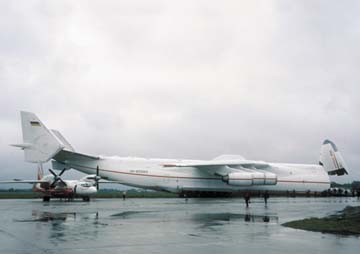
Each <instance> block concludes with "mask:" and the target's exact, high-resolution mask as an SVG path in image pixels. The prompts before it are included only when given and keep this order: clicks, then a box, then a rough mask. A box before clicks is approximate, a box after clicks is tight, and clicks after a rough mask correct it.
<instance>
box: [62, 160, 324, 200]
mask: <svg viewBox="0 0 360 254" xmlns="http://www.w3.org/2000/svg"><path fill="white" fill-rule="evenodd" d="M59 162H60V163H64V164H65V165H66V166H68V167H69V168H74V169H76V170H78V171H81V172H84V173H86V174H94V172H95V171H96V168H97V167H99V174H100V176H101V177H102V178H104V179H108V180H113V181H119V182H122V183H123V184H125V185H128V186H134V187H140V188H146V189H153V190H162V191H168V192H174V193H182V192H188V191H190V192H198V191H199V192H202V191H204V192H207V191H209V192H212V191H214V192H238V191H244V190H246V191H265V190H268V191H273V192H286V191H289V192H291V191H295V192H303V193H305V192H322V191H324V190H327V189H328V188H330V179H329V176H328V173H327V172H326V171H325V170H324V168H323V167H322V166H320V165H310V164H285V163H268V164H269V165H270V167H269V168H267V169H266V172H270V173H273V174H275V175H276V176H277V182H276V184H274V185H253V186H237V185H231V184H229V183H227V182H225V181H224V179H223V177H222V176H217V175H214V174H212V173H211V171H208V170H201V169H199V168H196V167H181V168H178V167H171V166H170V167H169V166H167V167H164V165H171V164H175V163H184V162H185V163H188V162H201V161H195V160H181V161H180V160H171V159H143V158H128V157H101V159H100V160H98V161H69V160H67V161H59Z"/></svg>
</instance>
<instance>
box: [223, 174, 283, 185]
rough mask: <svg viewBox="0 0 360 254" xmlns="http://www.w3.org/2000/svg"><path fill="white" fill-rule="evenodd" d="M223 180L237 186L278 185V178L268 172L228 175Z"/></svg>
mask: <svg viewBox="0 0 360 254" xmlns="http://www.w3.org/2000/svg"><path fill="white" fill-rule="evenodd" d="M223 180H224V181H225V182H226V183H228V184H230V185H237V186H251V185H276V183H277V176H276V175H275V174H273V173H268V172H266V173H262V172H235V173H230V174H228V175H227V176H225V177H224V178H223Z"/></svg>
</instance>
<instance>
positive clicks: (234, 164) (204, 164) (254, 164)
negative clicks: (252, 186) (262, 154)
mask: <svg viewBox="0 0 360 254" xmlns="http://www.w3.org/2000/svg"><path fill="white" fill-rule="evenodd" d="M163 166H164V167H195V168H209V167H221V166H224V167H225V166H227V167H230V168H234V169H236V168H239V169H241V168H245V169H265V168H268V167H270V165H269V164H268V163H266V162H263V161H250V160H241V161H238V160H230V161H217V160H216V161H214V160H210V161H201V162H190V163H187V162H185V163H174V164H173V163H171V164H164V165H163Z"/></svg>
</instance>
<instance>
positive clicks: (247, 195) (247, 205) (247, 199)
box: [244, 191, 250, 207]
mask: <svg viewBox="0 0 360 254" xmlns="http://www.w3.org/2000/svg"><path fill="white" fill-rule="evenodd" d="M244 199H245V203H246V207H249V203H250V193H249V192H248V191H247V192H245V195H244Z"/></svg>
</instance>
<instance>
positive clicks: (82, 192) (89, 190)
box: [74, 182, 97, 196]
mask: <svg viewBox="0 0 360 254" xmlns="http://www.w3.org/2000/svg"><path fill="white" fill-rule="evenodd" d="M74 193H75V194H76V195H79V196H92V195H95V194H96V193H97V189H96V187H95V186H92V185H90V183H87V182H84V183H80V184H77V185H75V187H74Z"/></svg>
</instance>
